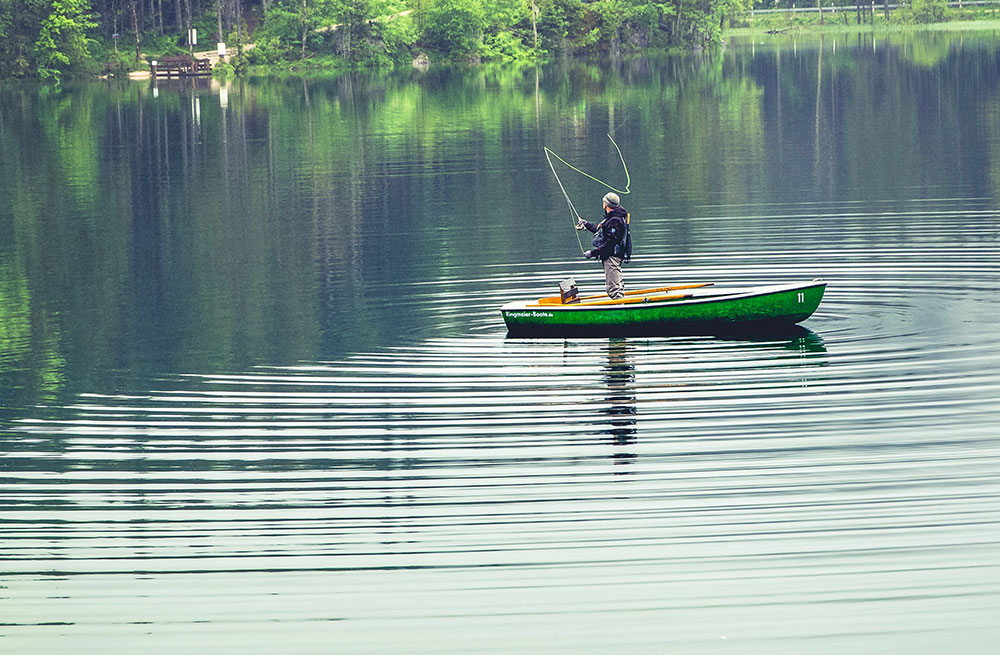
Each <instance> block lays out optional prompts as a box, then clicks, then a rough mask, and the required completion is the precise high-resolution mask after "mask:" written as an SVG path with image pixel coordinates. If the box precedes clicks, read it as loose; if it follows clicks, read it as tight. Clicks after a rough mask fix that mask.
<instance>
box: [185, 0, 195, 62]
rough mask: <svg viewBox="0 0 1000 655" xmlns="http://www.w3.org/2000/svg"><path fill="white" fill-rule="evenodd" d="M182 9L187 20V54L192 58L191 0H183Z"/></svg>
mask: <svg viewBox="0 0 1000 655" xmlns="http://www.w3.org/2000/svg"><path fill="white" fill-rule="evenodd" d="M184 9H185V16H184V18H185V19H186V20H187V40H188V55H190V57H191V58H192V59H194V44H193V43H191V0H184Z"/></svg>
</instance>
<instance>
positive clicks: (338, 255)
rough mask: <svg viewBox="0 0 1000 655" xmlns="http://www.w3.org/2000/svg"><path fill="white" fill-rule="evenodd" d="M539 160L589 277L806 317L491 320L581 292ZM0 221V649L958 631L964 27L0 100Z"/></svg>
mask: <svg viewBox="0 0 1000 655" xmlns="http://www.w3.org/2000/svg"><path fill="white" fill-rule="evenodd" d="M609 134H610V135H612V136H613V138H614V143H617V144H618V145H619V146H620V147H621V150H622V153H623V155H624V158H625V162H626V164H627V173H628V175H627V176H626V170H625V169H623V167H622V162H621V161H620V159H619V155H618V153H617V151H616V150H615V147H614V143H612V141H611V140H609V139H608V135H609ZM546 146H547V147H549V148H551V149H552V151H554V152H556V153H558V154H559V155H560V156H561V157H563V158H564V159H565V160H566V161H568V162H570V163H572V164H573V165H574V166H576V167H579V168H580V169H582V170H584V171H586V172H588V173H590V174H591V175H593V176H595V177H597V178H600V179H601V180H604V181H606V182H608V183H609V184H611V185H612V186H614V187H617V188H619V189H623V188H624V185H625V184H626V177H628V178H629V182H630V186H629V190H630V193H629V194H627V195H623V204H624V205H625V206H626V207H627V209H628V210H629V211H630V212H631V215H632V235H633V241H634V256H633V261H632V262H631V263H630V264H628V265H627V266H626V268H625V280H626V288H627V289H629V288H631V289H638V288H642V287H651V286H662V285H665V284H669V283H695V282H713V283H716V284H728V283H748V284H764V283H767V284H770V283H783V282H797V281H806V280H811V279H813V278H823V279H824V280H826V281H827V282H828V284H829V287H828V291H827V295H826V298H825V299H824V301H823V303H822V304H821V305H820V307H819V310H818V311H817V312H816V314H815V315H814V316H813V317H812V318H810V319H808V320H807V321H805V322H804V323H803V329H802V330H801V331H800V332H798V333H795V334H793V335H787V334H785V335H773V336H768V335H758V336H756V337H754V338H749V337H748V338H738V337H731V338H725V339H723V338H717V337H710V336H704V337H698V336H687V337H679V336H673V337H647V338H619V339H608V338H603V339H602V338H592V339H587V338H572V339H512V338H507V337H506V332H505V329H504V325H503V321H502V320H501V318H500V314H499V311H498V309H499V307H500V305H501V304H503V303H505V302H507V301H509V300H523V299H529V298H535V297H538V296H543V295H552V294H554V293H557V292H558V283H559V281H560V280H562V279H564V278H566V277H570V276H573V277H575V279H576V280H577V281H578V283H579V284H580V286H581V288H582V290H583V291H584V292H585V293H593V292H599V291H601V290H602V289H603V274H602V272H601V270H600V269H599V267H598V266H597V265H595V264H594V263H593V262H588V261H586V260H584V258H583V257H582V255H581V245H580V243H578V241H577V237H578V234H577V233H576V232H575V231H574V230H573V228H572V222H573V219H572V217H571V215H570V210H569V208H568V206H567V203H566V201H565V199H564V197H563V194H562V192H561V191H560V188H559V186H558V184H557V182H556V179H555V178H554V177H553V175H552V172H551V171H550V170H549V165H548V163H547V162H546V159H545V155H544V150H543V148H544V147H546ZM557 171H558V173H559V176H560V179H561V181H562V183H563V184H564V186H565V188H566V191H567V193H568V194H569V196H570V197H571V199H572V201H573V203H574V205H575V206H576V207H577V209H579V211H580V212H581V214H583V215H584V216H585V217H587V218H589V219H590V220H594V219H596V218H598V217H599V213H600V199H601V196H602V195H603V194H604V192H605V191H606V190H607V189H606V188H605V187H603V186H602V185H601V184H599V183H597V182H595V181H594V180H591V179H588V178H587V177H584V176H581V175H579V174H577V173H575V172H573V171H572V170H571V169H569V168H567V167H565V166H562V165H559V164H557ZM0 199H2V202H0V608H2V611H0V651H2V652H5V653H8V652H9V653H18V654H20V653H26V654H28V653H30V654H35V653H80V652H102V653H138V652H142V653H168V652H169V653H174V652H178V651H181V650H187V651H193V652H216V653H251V652H259V653H332V652H337V653H359V652H371V653H415V652H427V653H447V652H455V653H470V652H496V653H510V652H544V653H553V652H567V653H583V652H588V653H607V652H636V653H638V652H642V653H662V652H677V653H689V652H690V653H723V652H726V653H728V652H734V653H768V654H776V653H789V654H793V653H803V652H809V653H844V652H854V653H906V654H908V655H912V654H913V653H942V652H962V653H987V652H992V650H993V648H995V646H996V643H997V640H998V638H1000V622H998V621H997V606H998V603H1000V561H998V558H997V552H1000V407H998V404H997V398H998V397H1000V330H998V329H997V323H998V321H1000V35H998V34H995V33H992V32H990V33H979V32H965V33H955V34H947V33H938V34H923V35H898V36H896V35H893V36H892V37H891V38H882V37H877V38H873V37H872V36H870V35H868V36H857V35H852V36H847V37H845V36H840V37H837V38H830V37H827V38H824V39H822V40H820V39H809V40H801V39H799V40H794V39H792V38H791V37H787V36H783V37H780V38H768V39H766V40H764V39H761V40H757V41H750V40H746V39H742V40H741V39H731V40H730V43H729V44H728V45H727V46H726V48H725V49H724V50H723V51H721V52H711V53H709V52H706V53H697V54H691V55H688V56H684V57H670V58H668V57H662V58H636V59H627V60H618V61H607V62H590V63H585V62H578V61H558V62H554V63H550V64H546V65H544V66H540V67H537V68H536V67H534V66H522V67H518V66H513V65H508V66H480V67H468V68H443V67H440V68H439V67H431V68H430V69H429V70H426V71H416V70H413V71H411V70H405V71H400V72H396V73H391V74H382V73H374V72H362V73H356V74H350V75H343V76H339V77H335V78H328V79H305V80H303V79H300V78H290V79H249V80H246V81H232V82H228V83H223V84H219V83H218V82H212V81H209V80H181V81H177V80H171V81H158V82H149V81H145V82H127V83H116V82H98V83H87V84H77V85H69V84H68V85H65V86H64V87H63V89H62V90H61V91H58V92H56V91H53V90H45V89H40V88H38V87H34V86H23V85H5V86H3V87H0ZM585 234H586V233H585ZM582 245H583V247H589V244H588V243H587V241H583V242H582Z"/></svg>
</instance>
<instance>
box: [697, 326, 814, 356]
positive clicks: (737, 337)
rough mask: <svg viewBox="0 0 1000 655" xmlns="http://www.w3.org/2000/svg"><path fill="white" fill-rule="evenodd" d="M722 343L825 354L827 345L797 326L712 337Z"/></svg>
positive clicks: (737, 332) (749, 328)
mask: <svg viewBox="0 0 1000 655" xmlns="http://www.w3.org/2000/svg"><path fill="white" fill-rule="evenodd" d="M711 336H713V337H715V338H716V339H718V340H720V341H740V342H742V344H741V345H740V346H739V347H743V348H782V349H784V350H791V351H794V352H799V353H825V352H826V343H824V342H823V337H821V336H819V335H818V334H816V333H815V332H813V331H812V330H810V329H809V328H807V327H803V326H801V325H797V324H794V323H793V324H786V325H764V326H760V327H759V329H755V328H754V327H746V328H744V329H736V330H732V331H726V330H720V331H718V332H716V333H715V334H713V335H711Z"/></svg>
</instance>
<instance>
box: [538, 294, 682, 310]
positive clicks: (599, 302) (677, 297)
mask: <svg viewBox="0 0 1000 655" xmlns="http://www.w3.org/2000/svg"><path fill="white" fill-rule="evenodd" d="M692 296H693V294H690V293H676V294H674V295H672V296H642V297H640V298H621V299H619V300H594V301H591V302H574V303H566V304H565V305H564V306H566V307H591V306H593V305H627V304H630V303H637V302H660V301H662V300H680V299H681V298H691V297H692ZM543 304H547V305H553V304H555V303H535V304H533V305H528V307H541V306H542V305H543Z"/></svg>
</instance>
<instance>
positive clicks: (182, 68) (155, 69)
mask: <svg viewBox="0 0 1000 655" xmlns="http://www.w3.org/2000/svg"><path fill="white" fill-rule="evenodd" d="M149 68H150V73H151V74H152V76H153V77H189V76H193V75H211V74H212V65H211V62H210V61H209V59H207V58H205V59H192V58H191V57H161V58H160V59H157V60H154V61H153V62H152V63H151V65H150V67H149Z"/></svg>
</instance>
